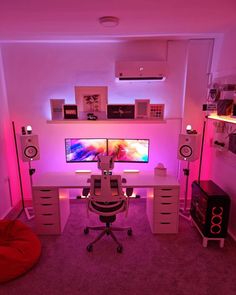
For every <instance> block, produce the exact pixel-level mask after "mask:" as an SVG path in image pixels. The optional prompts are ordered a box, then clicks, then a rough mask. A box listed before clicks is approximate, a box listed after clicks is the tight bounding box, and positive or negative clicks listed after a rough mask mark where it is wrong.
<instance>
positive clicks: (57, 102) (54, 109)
mask: <svg viewBox="0 0 236 295" xmlns="http://www.w3.org/2000/svg"><path fill="white" fill-rule="evenodd" d="M64 104H65V99H56V98H52V99H50V108H51V119H52V120H63V119H64V110H63V106H64Z"/></svg>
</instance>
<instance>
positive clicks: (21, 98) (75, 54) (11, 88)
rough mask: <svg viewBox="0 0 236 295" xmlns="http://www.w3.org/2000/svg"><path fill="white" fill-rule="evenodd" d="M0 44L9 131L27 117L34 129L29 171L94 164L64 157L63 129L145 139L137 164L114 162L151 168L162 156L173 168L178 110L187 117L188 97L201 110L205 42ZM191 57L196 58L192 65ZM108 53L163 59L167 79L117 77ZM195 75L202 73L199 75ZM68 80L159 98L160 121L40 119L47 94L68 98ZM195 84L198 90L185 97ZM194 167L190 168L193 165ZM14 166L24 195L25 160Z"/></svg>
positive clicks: (46, 111)
mask: <svg viewBox="0 0 236 295" xmlns="http://www.w3.org/2000/svg"><path fill="white" fill-rule="evenodd" d="M2 52H3V62H4V68H5V77H6V85H7V95H8V102H9V109H10V115H11V118H12V120H14V121H15V123H16V127H17V132H18V134H20V129H21V126H25V125H28V124H31V125H32V126H33V132H34V133H35V134H38V135H39V143H40V152H41V159H40V160H39V161H35V162H34V163H32V165H33V166H34V167H35V168H36V174H37V173H43V172H45V171H53V170H54V171H55V170H56V171H62V170H63V171H64V170H66V171H74V170H75V169H79V168H81V169H92V170H94V169H95V168H96V164H95V163H92V164H88V163H86V164H66V163H65V155H64V138H65V137H113V138H114V137H127V138H149V139H150V147H151V149H150V162H149V163H148V164H142V165H140V164H117V166H116V167H117V169H119V170H120V169H121V170H122V169H129V168H130V169H131V168H134V169H140V170H149V171H153V169H154V167H155V166H156V165H157V163H159V162H163V163H164V165H166V167H167V170H168V172H169V173H172V174H174V175H178V170H179V162H178V160H177V147H178V134H179V133H180V132H181V128H182V118H183V116H184V117H186V118H187V117H188V116H190V117H191V113H192V111H193V109H192V107H189V106H191V100H193V101H194V105H195V109H194V111H195V110H196V109H197V108H198V104H199V109H198V110H201V102H202V100H201V99H202V97H201V99H200V100H199V101H198V99H199V97H200V96H201V95H202V93H203V92H204V90H205V79H206V78H205V71H206V69H207V64H208V58H209V42H201V40H197V41H196V42H195V41H193V40H192V41H187V40H182V41H169V42H168V41H156V40H142V41H122V42H113V43H87V44H86V43H81V44H80V43H76V44H59V43H55V44H53V43H34V44H30V43H29V44H27V43H25V44H4V45H2ZM195 59H196V60H198V61H199V62H201V63H202V66H201V67H200V68H199V67H198V66H197V65H198V62H196V61H195ZM116 60H128V61H132V60H133V61H136V60H167V63H168V68H169V71H168V76H167V80H166V81H164V82H138V83H137V82H125V83H121V82H119V83H117V82H116V81H115V77H114V66H115V61H116ZM190 61H191V62H190ZM187 63H188V64H187ZM187 65H188V66H187ZM187 69H188V72H186V70H187ZM190 73H192V74H190ZM201 75H204V77H203V78H200V76H201ZM196 77H197V79H195V78H196ZM75 85H77V86H82V85H87V86H92V85H93V86H95V85H107V86H108V102H109V103H134V100H135V99H136V98H150V100H151V102H152V103H164V104H165V117H166V118H167V122H166V123H164V124H135V123H134V124H127V125H124V124H107V123H105V124H102V123H99V122H96V124H95V125H94V124H89V122H88V123H85V124H69V125H66V124H64V125H63V124H57V125H52V124H47V123H46V120H47V119H50V101H49V100H50V98H64V99H65V100H66V102H67V103H74V102H75V97H74V86H75ZM186 85H187V86H188V88H187V90H188V91H187V92H186ZM191 89H192V91H191ZM196 89H199V91H198V92H197V94H196V95H195V96H194V97H192V94H193V93H194V91H193V90H196ZM186 93H188V94H191V95H186ZM183 110H184V112H183ZM194 127H196V126H194ZM194 169H195V170H196V171H197V169H198V168H197V167H196V168H194ZM194 169H193V170H194ZM21 170H22V173H23V183H24V195H25V197H26V198H29V197H30V189H29V176H28V164H27V163H24V162H21ZM193 170H192V171H193ZM181 178H182V182H183V183H184V176H183V175H181ZM181 197H182V196H181Z"/></svg>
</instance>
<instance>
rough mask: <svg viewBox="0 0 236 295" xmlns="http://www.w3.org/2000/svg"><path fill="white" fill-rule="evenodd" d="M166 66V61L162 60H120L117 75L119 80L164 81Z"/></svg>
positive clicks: (116, 68) (116, 69)
mask: <svg viewBox="0 0 236 295" xmlns="http://www.w3.org/2000/svg"><path fill="white" fill-rule="evenodd" d="M166 68H167V66H166V62H160V61H143V62H142V61H132V62H127V61H125V62H123V61H119V62H116V66H115V75H116V78H117V79H118V80H119V81H140V80H141V81H145V80H153V81H155V80H156V81H164V80H165V79H166Z"/></svg>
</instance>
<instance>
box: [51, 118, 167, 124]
mask: <svg viewBox="0 0 236 295" xmlns="http://www.w3.org/2000/svg"><path fill="white" fill-rule="evenodd" d="M47 123H48V124H100V123H101V124H109V123H112V124H113V123H114V124H117V123H119V124H122V123H131V124H158V123H162V124H163V123H166V121H165V120H157V119H107V120H75V119H70V120H47Z"/></svg>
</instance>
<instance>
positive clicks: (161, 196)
mask: <svg viewBox="0 0 236 295" xmlns="http://www.w3.org/2000/svg"><path fill="white" fill-rule="evenodd" d="M161 198H172V196H161Z"/></svg>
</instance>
